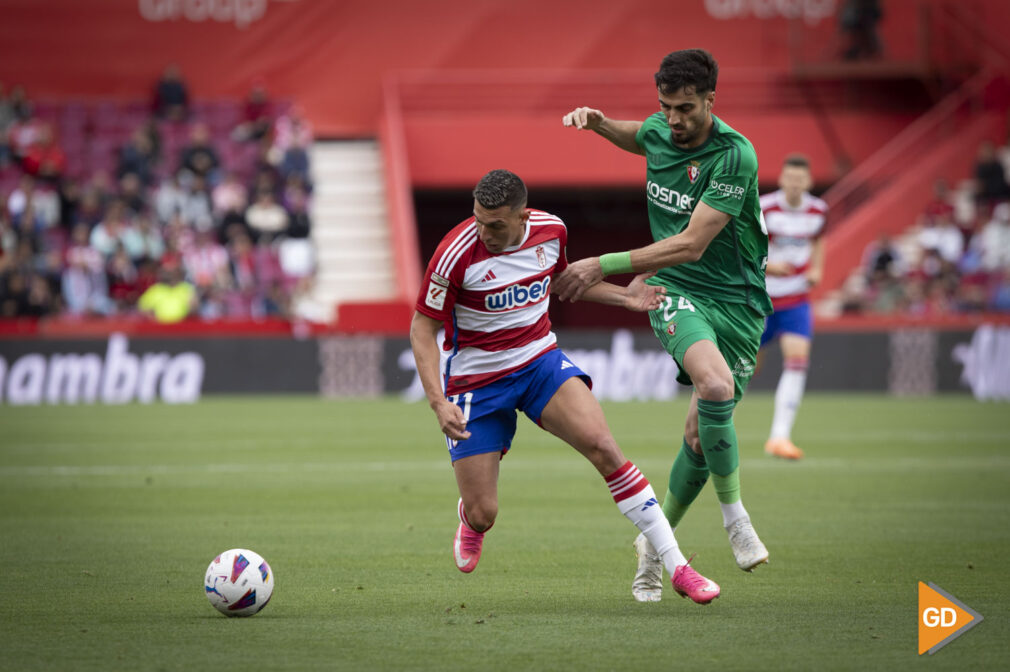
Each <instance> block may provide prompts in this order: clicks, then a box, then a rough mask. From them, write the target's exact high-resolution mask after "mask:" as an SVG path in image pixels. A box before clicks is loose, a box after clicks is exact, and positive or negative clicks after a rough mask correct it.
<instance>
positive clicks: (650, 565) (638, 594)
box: [631, 534, 663, 602]
mask: <svg viewBox="0 0 1010 672" xmlns="http://www.w3.org/2000/svg"><path fill="white" fill-rule="evenodd" d="M634 546H635V554H636V555H637V556H638V571H637V572H636V573H635V580H634V581H632V583H631V594H632V595H633V596H634V597H635V599H636V600H638V601H639V602H659V601H660V600H661V599H663V563H662V561H661V560H660V557H659V554H658V553H657V552H656V549H655V548H654V547H653V546H652V544H651V543H649V540H648V539H646V538H645V535H644V534H639V535H638V536H637V537H635V544H634Z"/></svg>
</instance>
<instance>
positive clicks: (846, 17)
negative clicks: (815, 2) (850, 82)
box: [838, 0, 884, 61]
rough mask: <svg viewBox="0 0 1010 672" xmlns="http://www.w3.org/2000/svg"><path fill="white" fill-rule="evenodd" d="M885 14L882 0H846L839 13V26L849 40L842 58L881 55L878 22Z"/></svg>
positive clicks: (853, 59)
mask: <svg viewBox="0 0 1010 672" xmlns="http://www.w3.org/2000/svg"><path fill="white" fill-rule="evenodd" d="M883 16H884V12H883V11H882V10H881V7H880V0H845V3H844V4H843V5H842V8H841V11H840V12H839V15H838V21H839V26H840V28H841V30H842V33H843V34H844V35H845V37H846V41H847V42H848V44H847V46H846V48H845V51H844V52H843V53H842V58H844V59H845V60H847V61H855V60H858V59H861V58H873V57H875V56H879V55H880V51H881V48H880V36H879V35H878V34H877V24H878V23H880V20H881V19H882V18H883Z"/></svg>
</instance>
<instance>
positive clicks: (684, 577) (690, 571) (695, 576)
mask: <svg viewBox="0 0 1010 672" xmlns="http://www.w3.org/2000/svg"><path fill="white" fill-rule="evenodd" d="M692 560H694V555H691V557H690V558H688V559H687V564H686V565H684V567H683V568H682V569H681V570H680V572H679V580H678V581H677V583H678V584H680V585H681V586H683V587H685V588H690V589H691V590H694V589H695V588H705V587H707V586H708V579H706V578H705V577H704V576H702V575H701V574H699V573H698V572H696V571H695V570H694V567H692V566H691V561H692Z"/></svg>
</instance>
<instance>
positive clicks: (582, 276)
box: [554, 201, 730, 301]
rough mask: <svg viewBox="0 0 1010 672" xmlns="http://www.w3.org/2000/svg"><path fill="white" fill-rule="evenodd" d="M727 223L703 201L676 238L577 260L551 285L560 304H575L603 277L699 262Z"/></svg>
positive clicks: (718, 212)
mask: <svg viewBox="0 0 1010 672" xmlns="http://www.w3.org/2000/svg"><path fill="white" fill-rule="evenodd" d="M729 220H730V216H729V215H728V214H726V213H725V212H722V211H720V210H716V209H715V208H713V207H712V206H710V205H708V204H707V203H705V202H704V201H702V202H700V203H698V205H697V206H695V208H694V212H693V213H692V214H691V221H690V222H688V225H687V228H686V229H684V230H683V231H681V232H680V233H678V234H677V235H675V236H670V237H669V238H664V239H663V240H658V241H656V242H655V243H653V244H651V245H647V246H645V247H640V248H638V249H637V250H631V251H630V252H615V253H612V254H604V255H603V256H602V257H588V258H586V259H579V260H578V261H576V262H573V263H571V264H569V265H568V268H566V269H565V270H564V272H562V273H561V274H560V275H559V276H558V278H557V280H556V281H555V282H554V291H555V292H556V293H557V295H558V299H560V300H561V301H578V300H579V299H580V298H582V295H583V294H584V293H585V292H586V290H588V289H589V288H590V287H592V286H593V285H595V284H596V283H598V282H600V281H601V280H603V278H604V276H607V275H612V274H615V273H641V272H643V271H658V270H659V269H661V268H666V267H668V266H676V265H678V264H687V263H690V262H693V261H698V260H699V259H701V255H703V254H704V253H705V250H706V249H708V246H709V243H711V242H712V239H713V238H715V237H716V235H718V233H719V232H720V231H722V229H723V227H724V226H726V224H727V223H728V222H729Z"/></svg>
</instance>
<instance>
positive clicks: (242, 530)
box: [0, 395, 1010, 671]
mask: <svg viewBox="0 0 1010 672" xmlns="http://www.w3.org/2000/svg"><path fill="white" fill-rule="evenodd" d="M685 410H686V399H680V400H678V401H676V402H674V403H666V404H658V403H634V404H609V405H607V406H606V412H607V415H608V418H609V420H610V423H611V426H612V429H613V430H614V433H615V435H616V436H617V438H618V440H619V441H620V442H621V444H622V446H623V448H624V450H625V452H626V454H627V455H628V456H629V457H630V458H631V459H633V460H635V461H636V463H637V464H638V465H639V467H641V469H642V470H643V471H644V472H645V474H646V475H647V476H648V477H649V478H650V479H651V480H652V482H653V483H654V484H656V489H657V491H659V492H660V493H662V492H663V491H665V481H666V475H667V472H668V469H669V464H670V460H671V458H672V456H673V455H674V451H675V450H676V449H677V448H679V445H680V433H681V427H682V421H683V415H684V413H685ZM770 410H771V398H770V397H769V396H761V395H754V396H753V397H751V398H749V399H748V400H747V401H745V403H744V404H742V405H741V407H740V408H739V409H738V411H737V427H738V430H739V435H740V439H741V444H742V446H743V450H742V478H741V483H742V487H743V496H744V502H745V504H746V505H747V507H748V509H749V511H750V513H751V515H752V518H753V519H754V521H755V524H756V527H757V529H758V531H759V532H760V533H761V535H762V538H763V540H764V541H765V543H766V544H767V546H768V547H769V549H770V551H771V564H770V565H768V566H763V567H761V568H760V569H758V570H757V571H756V572H755V573H754V574H745V573H743V572H741V571H739V570H738V569H736V567H735V565H734V563H733V559H732V555H731V553H730V551H729V547H728V545H727V543H726V539H725V533H724V532H723V530H722V528H721V518H720V515H719V510H718V506H717V502H716V499H715V495H714V493H713V492H712V490H711V488H708V489H707V490H706V491H705V492H703V493H702V495H701V497H700V498H699V500H698V502H697V503H696V505H695V507H694V509H692V510H691V511H690V512H689V513H688V516H687V518H686V519H685V521H684V523H683V524H682V526H681V527H680V529H679V530H678V538H679V539H680V542H681V545H682V547H683V548H684V549H685V550H686V551H687V552H688V553H693V552H697V553H698V556H697V559H696V561H695V562H696V564H697V566H698V568H699V569H700V570H701V571H702V572H703V573H705V574H706V575H708V576H710V577H712V578H714V579H715V580H716V581H718V582H719V583H720V584H721V585H722V589H723V596H722V597H721V598H720V599H719V600H717V601H716V602H715V603H714V604H713V605H711V606H708V607H701V606H698V605H695V604H692V603H690V602H688V601H686V600H682V599H679V598H677V597H676V596H675V595H674V594H673V593H672V592H670V591H669V589H668V590H667V592H666V593H665V597H664V600H663V602H661V603H659V604H638V603H636V602H634V601H633V600H632V599H631V596H630V592H629V585H630V580H631V575H632V572H633V568H634V556H633V554H632V549H631V541H632V539H633V537H634V529H633V527H632V526H631V524H630V523H628V522H627V521H626V520H625V519H624V518H623V517H622V516H620V514H618V512H617V511H616V509H615V507H614V505H613V503H612V501H611V500H610V497H609V495H608V493H607V489H606V487H605V486H604V484H603V482H602V480H601V479H600V478H599V476H598V475H597V474H596V473H595V471H594V470H593V469H592V468H591V467H590V465H589V464H588V463H587V462H585V461H584V460H583V459H582V458H581V457H579V456H578V455H577V454H575V453H574V451H572V450H571V449H569V448H567V447H565V446H563V445H561V444H560V443H559V442H558V441H556V440H555V439H553V438H551V437H549V436H548V435H546V434H545V433H543V432H541V431H540V430H538V429H536V428H535V427H533V426H532V425H530V424H529V423H527V422H525V421H524V424H523V426H522V427H521V429H520V433H519V436H518V437H517V440H516V444H515V446H514V450H513V452H512V454H510V455H509V456H508V457H507V458H506V459H505V462H504V465H503V468H502V477H501V488H500V490H501V492H500V495H501V513H500V516H499V518H498V524H497V525H496V527H495V528H494V530H493V531H492V532H491V533H490V534H489V535H488V537H487V540H486V542H485V550H484V556H483V558H482V560H481V564H480V567H479V568H478V569H477V571H476V572H475V573H474V574H472V575H469V576H466V575H463V574H460V573H459V572H457V571H456V569H455V568H454V566H453V562H452V559H451V548H450V543H451V538H452V534H453V531H454V529H455V525H456V522H455V502H456V490H455V482H454V480H453V477H452V472H451V470H450V469H449V467H448V466H447V461H446V459H445V455H444V453H445V448H444V444H443V443H441V442H440V441H439V436H438V430H437V426H436V424H435V421H434V417H433V416H432V415H431V413H430V411H429V410H428V408H427V407H426V406H425V405H424V404H414V405H408V404H404V403H401V402H400V401H398V400H383V401H324V400H318V399H314V398H299V397H288V398H270V399H266V398H214V399H209V400H207V401H205V402H203V403H201V404H199V405H196V406H167V405H153V406H139V405H131V406H125V407H101V406H87V407H85V406H80V407H41V408H11V407H0V669H4V670H30V669H36V670H61V669H62V670H113V669H129V670H146V669H164V670H197V669H211V668H217V669H236V670H239V669H295V670H301V669H346V670H407V669H419V670H451V669H461V670H480V671H483V670H498V669H500V670H521V669H532V670H549V669H558V670H561V669H574V670H609V669H614V670H643V671H644V670H661V669H662V670H673V669H678V670H680V669H682V670H710V669H711V670H716V669H718V670H734V669H739V670H748V671H750V670H765V669H767V670H781V669H797V670H810V669H859V670H866V669H884V668H887V669H909V668H911V666H913V665H921V666H922V669H939V668H943V669H993V668H1004V669H1005V666H1006V664H1007V663H1006V661H1007V660H1008V659H1010V619H1008V617H1007V611H1008V609H1010V590H1008V588H1007V581H1006V570H1005V567H1006V558H1007V556H1008V554H1010V409H1008V407H1007V405H1005V404H1004V405H999V404H980V403H976V402H974V401H972V400H970V399H968V398H966V397H941V398H936V399H930V400H922V399H898V400H895V399H889V398H885V397H877V396H863V397H858V396H825V395H810V396H808V398H807V399H806V400H805V405H804V408H803V410H802V412H801V415H800V420H799V424H798V427H797V431H796V433H795V438H796V440H797V442H798V443H800V444H801V445H802V447H803V448H804V449H805V450H806V451H807V453H808V456H809V457H808V458H807V459H806V460H804V461H802V462H800V463H785V462H782V461H778V460H774V459H771V458H766V457H765V456H764V455H763V454H762V452H761V445H762V443H763V439H764V435H765V432H766V430H767V426H768V424H769V417H770ZM232 547H247V548H251V549H253V550H255V551H257V552H259V553H261V554H262V555H263V556H264V557H266V558H267V560H268V561H269V562H270V563H271V565H272V566H273V568H274V571H275V575H276V580H277V584H276V591H275V593H274V598H273V600H272V602H271V603H270V605H269V606H268V607H267V608H266V609H265V610H264V611H263V612H262V613H261V614H259V615H258V616H256V617H254V618H251V619H227V618H224V617H222V616H221V615H219V614H218V613H217V612H216V611H215V610H214V609H213V608H212V607H211V606H210V604H209V603H208V602H207V600H206V598H205V597H204V595H203V589H202V587H201V583H202V579H203V572H204V569H205V568H206V566H207V564H208V563H209V562H210V560H211V559H212V558H213V557H214V555H215V554H216V553H218V552H220V551H223V550H225V549H227V548H232ZM920 580H921V581H933V582H935V583H937V584H938V585H939V586H941V587H942V588H944V589H945V590H946V591H948V592H950V593H952V594H953V595H954V596H956V597H958V598H959V599H961V600H962V601H964V602H965V603H967V604H968V605H969V606H971V607H973V608H974V609H976V610H977V611H979V612H981V613H982V614H983V616H984V617H985V621H984V622H983V623H981V624H980V625H979V626H978V627H976V628H975V629H974V630H972V631H971V632H969V633H967V634H966V635H964V636H963V637H962V638H961V639H959V640H957V641H955V642H953V643H952V644H950V645H948V646H947V647H946V648H945V649H943V650H941V651H940V652H938V653H937V654H936V655H935V656H932V657H926V656H923V657H922V659H919V658H918V656H917V649H916V639H915V638H916V586H917V582H918V581H920Z"/></svg>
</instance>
